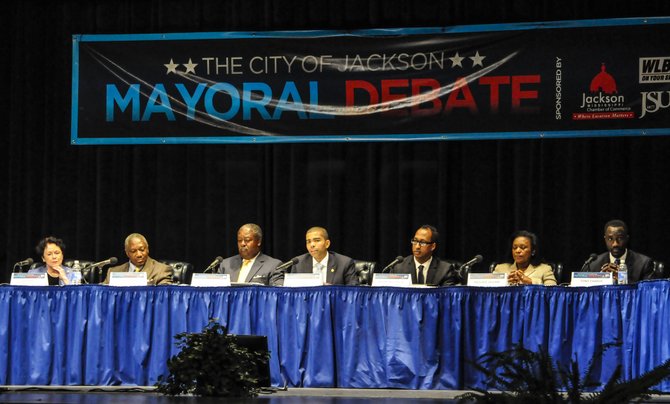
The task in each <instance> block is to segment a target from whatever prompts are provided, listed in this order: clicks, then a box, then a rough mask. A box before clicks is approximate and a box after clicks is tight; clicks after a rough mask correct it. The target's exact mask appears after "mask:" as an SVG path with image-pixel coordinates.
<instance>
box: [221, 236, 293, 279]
mask: <svg viewBox="0 0 670 404" xmlns="http://www.w3.org/2000/svg"><path fill="white" fill-rule="evenodd" d="M262 243H263V230H261V227H260V226H259V225H257V224H253V223H247V224H244V225H242V227H240V229H239V230H238V231H237V251H238V252H239V254H238V255H234V256H232V257H229V258H226V259H225V260H223V261H221V264H220V265H219V270H218V272H219V273H220V274H230V281H231V282H239V283H249V282H251V283H262V284H266V285H267V284H268V282H269V279H270V274H271V273H272V271H274V269H275V268H277V266H279V265H280V264H281V261H279V260H278V259H275V258H272V257H270V256H269V255H265V254H263V253H262V252H261V244H262Z"/></svg>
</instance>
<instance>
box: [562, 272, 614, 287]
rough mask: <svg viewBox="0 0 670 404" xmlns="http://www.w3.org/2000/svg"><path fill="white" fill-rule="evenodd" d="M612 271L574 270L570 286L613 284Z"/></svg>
mask: <svg viewBox="0 0 670 404" xmlns="http://www.w3.org/2000/svg"><path fill="white" fill-rule="evenodd" d="M613 284H614V278H612V273H611V272H573V273H572V279H571V280H570V286H605V285H613Z"/></svg>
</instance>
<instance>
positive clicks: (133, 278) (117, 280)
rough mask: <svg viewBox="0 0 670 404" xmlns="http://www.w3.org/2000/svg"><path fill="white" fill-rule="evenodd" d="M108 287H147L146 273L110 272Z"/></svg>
mask: <svg viewBox="0 0 670 404" xmlns="http://www.w3.org/2000/svg"><path fill="white" fill-rule="evenodd" d="M109 286H147V273H146V272H111V273H110V274H109Z"/></svg>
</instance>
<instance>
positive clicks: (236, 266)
mask: <svg viewBox="0 0 670 404" xmlns="http://www.w3.org/2000/svg"><path fill="white" fill-rule="evenodd" d="M240 269H242V257H241V256H239V255H237V256H235V257H234V258H233V259H232V260H230V281H231V282H237V281H238V279H237V278H239V277H240Z"/></svg>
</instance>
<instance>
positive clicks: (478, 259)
mask: <svg viewBox="0 0 670 404" xmlns="http://www.w3.org/2000/svg"><path fill="white" fill-rule="evenodd" d="M483 259H484V257H482V256H481V254H477V255H475V257H474V258H473V259H471V260H470V261H468V262H466V263H465V264H463V265H461V268H463V267H469V266H472V265H475V264H476V263H478V262H482V260H483Z"/></svg>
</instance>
